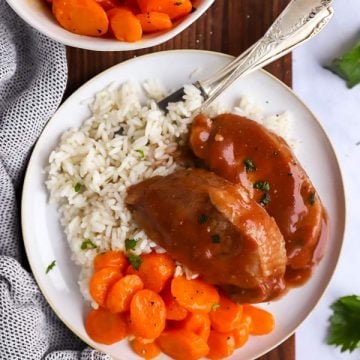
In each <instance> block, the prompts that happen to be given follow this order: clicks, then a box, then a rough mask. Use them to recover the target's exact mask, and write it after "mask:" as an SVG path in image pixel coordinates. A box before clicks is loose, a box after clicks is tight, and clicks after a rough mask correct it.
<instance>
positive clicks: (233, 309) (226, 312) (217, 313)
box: [209, 296, 242, 333]
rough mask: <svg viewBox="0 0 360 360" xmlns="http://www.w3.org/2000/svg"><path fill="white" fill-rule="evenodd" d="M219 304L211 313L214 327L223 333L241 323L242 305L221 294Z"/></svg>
mask: <svg viewBox="0 0 360 360" xmlns="http://www.w3.org/2000/svg"><path fill="white" fill-rule="evenodd" d="M218 305H219V306H216V308H215V306H214V307H213V311H211V312H210V314H209V315H210V320H211V325H212V327H213V328H214V330H216V331H219V332H222V333H227V332H230V331H233V330H234V329H236V328H237V327H238V326H239V325H240V324H241V320H242V319H241V317H242V306H241V305H239V304H236V303H234V302H232V301H231V300H230V299H228V298H226V297H225V296H220V302H219V304H218Z"/></svg>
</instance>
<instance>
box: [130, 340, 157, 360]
mask: <svg viewBox="0 0 360 360" xmlns="http://www.w3.org/2000/svg"><path fill="white" fill-rule="evenodd" d="M130 346H131V348H132V349H133V350H134V351H135V352H136V354H138V355H139V356H141V357H143V358H144V359H147V360H148V359H153V358H155V357H157V356H158V355H159V354H160V352H161V350H160V348H159V346H158V345H157V344H156V343H155V342H153V341H151V342H149V341H148V340H144V339H142V338H138V337H137V338H135V339H133V340H131V341H130Z"/></svg>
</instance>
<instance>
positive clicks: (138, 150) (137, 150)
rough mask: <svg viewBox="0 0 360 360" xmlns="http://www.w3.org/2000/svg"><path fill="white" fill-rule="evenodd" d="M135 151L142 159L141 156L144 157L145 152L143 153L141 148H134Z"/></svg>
mask: <svg viewBox="0 0 360 360" xmlns="http://www.w3.org/2000/svg"><path fill="white" fill-rule="evenodd" d="M135 151H136V152H137V153H139V154H140V159H143V158H144V157H145V153H144V151H143V150H141V149H136V150H135Z"/></svg>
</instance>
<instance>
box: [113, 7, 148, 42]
mask: <svg viewBox="0 0 360 360" xmlns="http://www.w3.org/2000/svg"><path fill="white" fill-rule="evenodd" d="M107 15H108V17H109V21H110V27H111V30H112V32H113V34H114V36H115V37H116V39H118V40H120V41H128V42H135V41H138V40H140V39H141V36H142V28H141V24H140V21H139V19H138V18H137V17H136V16H135V15H134V14H133V13H132V11H131V10H129V9H128V8H125V7H121V8H120V7H118V8H114V9H111V10H109V11H108V12H107Z"/></svg>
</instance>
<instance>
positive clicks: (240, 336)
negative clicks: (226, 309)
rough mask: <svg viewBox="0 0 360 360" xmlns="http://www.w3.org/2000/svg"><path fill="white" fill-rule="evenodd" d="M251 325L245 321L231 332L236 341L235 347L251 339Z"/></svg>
mask: <svg viewBox="0 0 360 360" xmlns="http://www.w3.org/2000/svg"><path fill="white" fill-rule="evenodd" d="M249 333H250V326H249V325H248V324H247V323H246V322H243V323H241V324H240V326H238V327H237V328H236V329H235V330H234V331H232V332H231V334H232V336H233V337H234V341H235V349H238V348H239V347H241V346H243V345H244V344H245V343H246V342H247V341H248V339H249Z"/></svg>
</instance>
